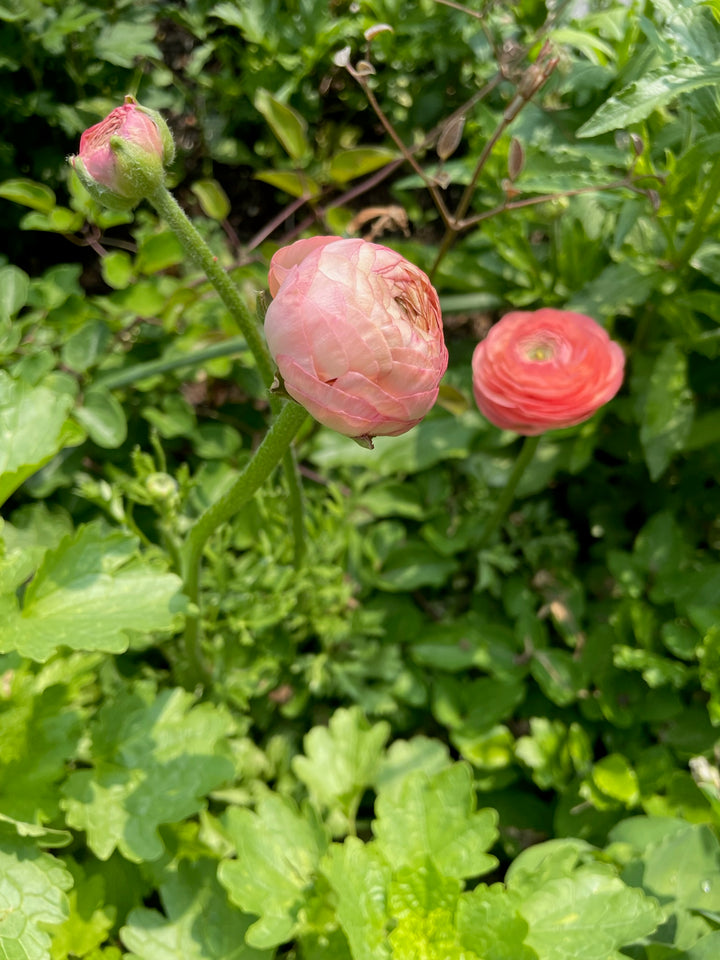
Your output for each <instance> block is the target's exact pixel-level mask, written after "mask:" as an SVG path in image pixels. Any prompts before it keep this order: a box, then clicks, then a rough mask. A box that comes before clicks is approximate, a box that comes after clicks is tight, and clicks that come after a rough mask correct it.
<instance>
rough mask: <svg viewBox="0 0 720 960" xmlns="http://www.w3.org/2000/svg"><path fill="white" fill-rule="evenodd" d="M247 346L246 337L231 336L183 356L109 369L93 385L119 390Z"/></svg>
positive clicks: (197, 365) (228, 354) (197, 364)
mask: <svg viewBox="0 0 720 960" xmlns="http://www.w3.org/2000/svg"><path fill="white" fill-rule="evenodd" d="M246 347H247V341H246V340H245V337H230V338H229V339H228V340H223V341H222V343H214V344H213V345H212V346H210V347H205V348H204V349H202V350H194V351H193V352H192V353H186V354H185V355H184V356H182V357H168V358H167V359H166V360H148V361H146V362H145V363H134V364H133V365H132V366H131V367H123V369H122V370H108V371H107V373H101V374H100V375H99V376H98V377H96V379H95V380H94V381H93V386H98V387H99V386H102V387H106V388H107V389H108V390H117V389H119V388H120V387H128V386H130V385H131V384H133V383H137V382H138V381H139V380H146V379H147V378H148V377H156V376H158V375H159V374H162V373H169V372H170V371H171V370H179V369H181V368H182V367H199V366H201V365H202V364H203V363H207V361H208V360H216V359H217V358H218V357H231V356H233V354H236V353H242V351H243V350H245V348H246Z"/></svg>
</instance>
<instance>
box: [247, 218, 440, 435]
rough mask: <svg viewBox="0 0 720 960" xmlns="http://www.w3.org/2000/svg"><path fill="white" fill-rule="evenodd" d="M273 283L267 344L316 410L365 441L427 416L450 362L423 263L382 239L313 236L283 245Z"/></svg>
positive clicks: (289, 384)
mask: <svg viewBox="0 0 720 960" xmlns="http://www.w3.org/2000/svg"><path fill="white" fill-rule="evenodd" d="M269 286H270V292H271V293H272V294H273V297H274V299H273V301H272V303H271V304H270V306H269V307H268V310H267V313H266V316H265V336H266V338H267V342H268V346H269V348H270V353H271V354H272V356H273V358H274V360H275V362H276V363H277V365H278V369H279V372H280V375H281V377H282V379H283V386H284V388H285V390H286V391H287V393H288V394H289V395H290V396H291V397H293V399H295V400H297V401H298V403H301V404H302V405H303V406H304V407H305V408H306V409H307V410H308V411H309V412H310V413H311V414H312V415H313V416H314V417H315V419H316V420H319V421H320V423H322V424H325V426H328V427H331V428H332V429H333V430H337V431H338V432H339V433H343V434H346V435H347V436H350V437H354V438H356V439H362V440H365V441H369V440H370V439H371V438H372V437H375V436H378V435H382V436H397V435H398V434H401V433H405V432H406V431H408V430H409V429H410V428H411V427H414V426H415V424H417V423H419V422H420V420H422V418H423V417H424V416H425V414H426V413H427V412H428V411H429V410H430V408H431V407H432V406H433V404H434V403H435V401H436V399H437V395H438V386H439V384H440V379H441V378H442V376H443V374H444V373H445V369H446V367H447V362H448V354H447V350H446V348H445V341H444V338H443V327H442V315H441V312H440V302H439V300H438V296H437V293H436V292H435V289H434V287H433V286H432V284H431V283H430V281H429V280H428V278H427V276H426V275H425V274H424V273H423V272H422V270H420V269H419V268H418V267H416V266H415V265H414V264H412V263H410V262H409V261H408V260H406V259H405V258H404V257H402V256H400V254H398V253H396V252H395V251H394V250H390V249H389V248H388V247H384V246H381V245H380V244H377V243H369V242H368V241H366V240H341V239H340V238H338V237H313V238H311V239H308V240H299V241H297V243H294V244H292V245H291V246H289V247H283V248H282V249H280V250H278V252H277V253H276V254H275V256H274V257H273V259H272V262H271V264H270V274H269Z"/></svg>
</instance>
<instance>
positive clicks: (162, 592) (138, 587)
mask: <svg viewBox="0 0 720 960" xmlns="http://www.w3.org/2000/svg"><path fill="white" fill-rule="evenodd" d="M137 546H138V544H137V540H136V538H135V537H132V536H129V535H128V534H126V533H123V532H122V531H120V530H115V531H112V532H110V531H108V530H107V529H106V528H105V526H104V525H103V524H100V523H92V524H87V525H86V526H83V527H80V528H79V529H78V531H77V533H76V534H75V535H74V536H68V537H65V538H64V539H63V540H62V542H61V543H60V545H59V546H58V547H57V548H56V549H54V550H50V551H48V553H47V554H46V555H45V558H44V560H43V562H42V564H41V565H40V568H39V570H38V571H37V573H36V574H35V576H34V577H33V579H32V581H31V583H30V585H29V586H28V588H27V590H26V591H25V596H24V598H23V604H22V608H20V607H19V605H18V601H17V599H16V597H15V596H12V595H11V596H4V597H0V612H1V613H2V615H3V616H4V617H5V619H4V622H3V633H2V637H0V650H2V651H8V650H17V651H18V652H19V653H20V654H21V655H22V656H24V657H30V658H31V659H33V660H41V661H42V660H47V658H48V657H49V656H50V655H51V654H52V653H53V652H54V651H55V650H57V648H58V647H60V646H68V647H71V648H72V649H75V650H104V651H108V652H113V653H120V652H122V651H123V650H126V649H127V646H128V642H129V637H128V631H131V630H132V631H140V632H142V633H144V634H146V633H147V632H148V631H151V630H167V629H169V628H170V627H171V626H172V625H173V621H174V618H175V616H176V614H177V613H178V612H180V611H181V610H182V608H183V600H182V598H181V596H180V595H179V593H178V591H179V590H180V586H181V582H180V578H179V577H177V576H176V575H175V574H173V573H165V572H163V571H162V570H161V569H158V567H157V566H156V565H155V564H152V563H150V562H149V561H148V560H145V559H144V558H141V557H139V556H138V553H137Z"/></svg>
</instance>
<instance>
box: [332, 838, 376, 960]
mask: <svg viewBox="0 0 720 960" xmlns="http://www.w3.org/2000/svg"><path fill="white" fill-rule="evenodd" d="M321 866H322V871H323V873H324V874H325V876H326V877H327V878H328V880H329V881H330V885H331V887H332V888H333V890H334V892H335V895H336V897H337V907H336V913H337V918H338V920H339V921H340V925H341V926H342V928H343V930H344V931H345V936H346V937H347V939H348V943H349V944H350V949H351V950H352V955H353V958H354V960H388V958H389V957H390V948H389V946H388V943H387V925H388V920H389V915H388V907H387V891H388V888H389V885H390V867H389V866H388V864H387V863H386V862H385V860H384V859H383V858H382V856H381V855H380V853H379V852H378V850H377V848H376V847H375V845H374V844H371V843H370V844H365V843H363V842H362V840H358V838H357V837H348V838H347V839H346V840H345V842H344V843H343V844H342V846H340V845H339V844H333V846H332V847H331V848H330V850H329V851H328V853H327V856H326V857H325V859H324V860H323V862H322V865H321Z"/></svg>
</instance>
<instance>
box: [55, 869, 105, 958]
mask: <svg viewBox="0 0 720 960" xmlns="http://www.w3.org/2000/svg"><path fill="white" fill-rule="evenodd" d="M67 867H68V869H69V870H70V872H71V874H72V876H73V880H74V883H73V888H72V890H71V891H70V893H69V894H68V903H69V915H68V917H67V918H66V919H65V921H64V922H63V923H62V924H61V926H60V927H58V928H57V930H55V931H54V933H53V941H52V948H51V950H50V956H51V958H52V960H68V958H74V957H85V956H86V954H88V953H90V952H91V951H92V950H94V949H95V948H96V947H99V946H100V945H101V944H103V943H104V942H105V940H106V939H107V935H108V932H109V931H110V929H111V928H112V926H113V924H114V922H115V916H116V909H115V907H114V906H113V904H112V903H111V902H109V901H110V897H109V896H108V893H109V892H110V891H108V890H107V889H106V884H105V881H104V879H103V878H102V877H101V876H100V875H99V874H97V873H96V874H92V875H90V876H86V875H85V871H84V870H83V869H82V867H81V866H80V865H79V864H77V863H76V862H75V861H74V860H72V859H70V860H69V861H68V862H67Z"/></svg>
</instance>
